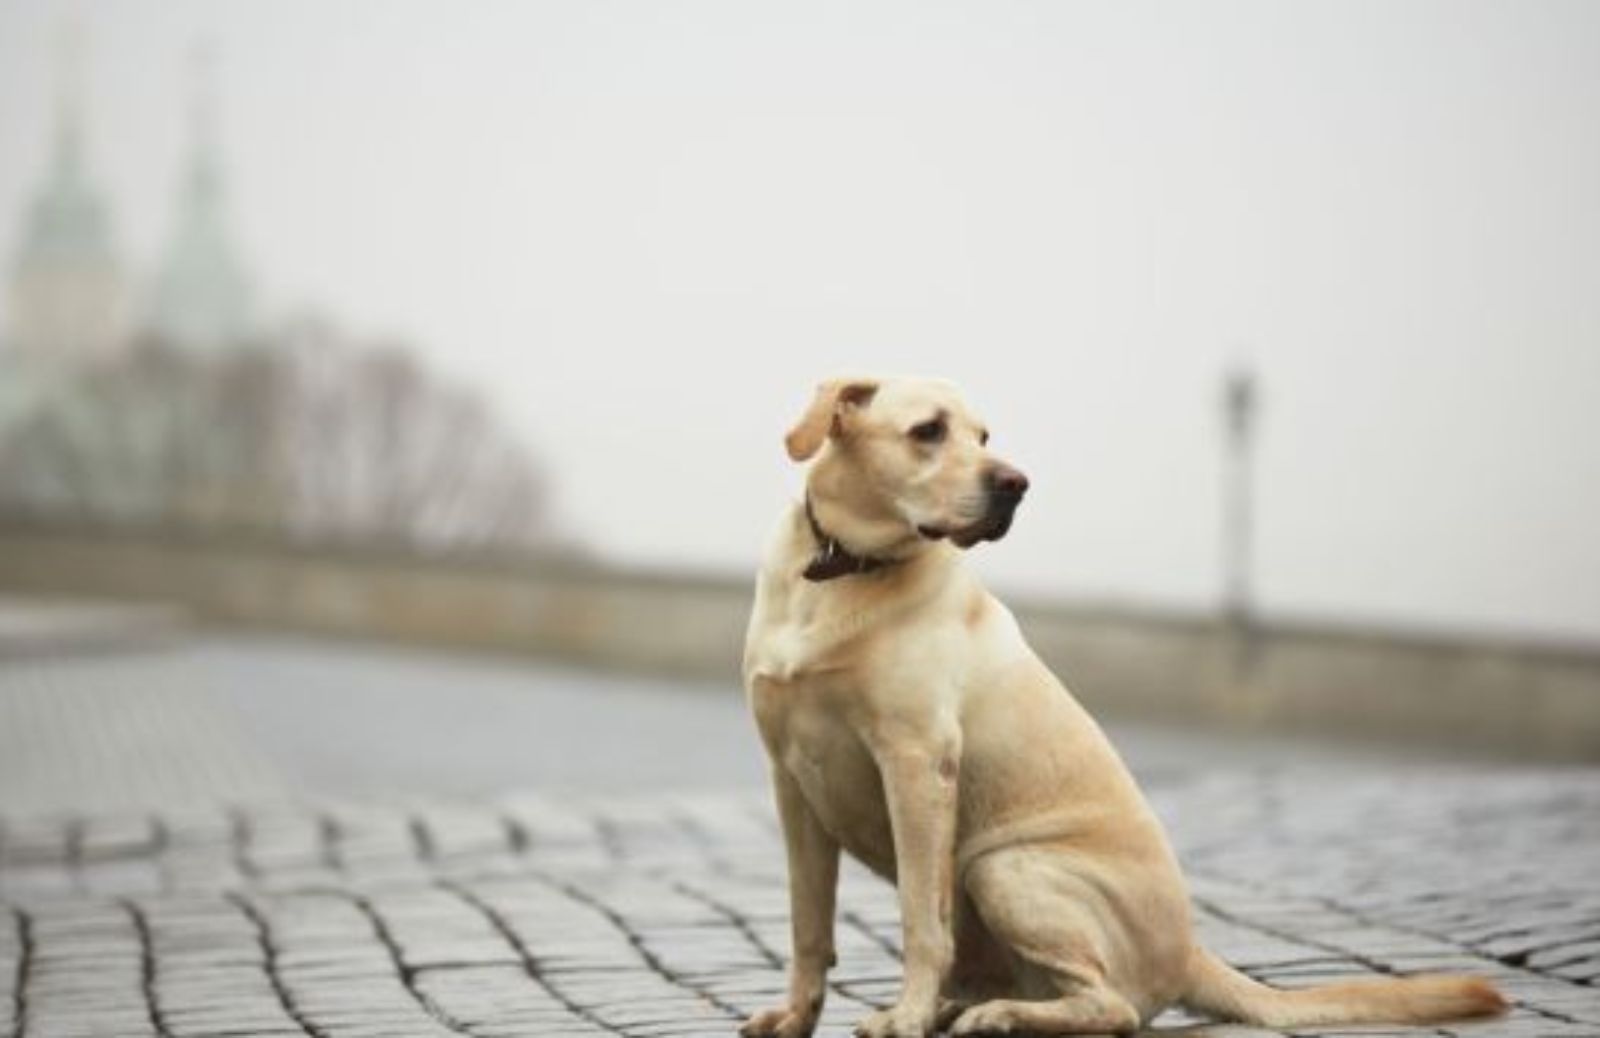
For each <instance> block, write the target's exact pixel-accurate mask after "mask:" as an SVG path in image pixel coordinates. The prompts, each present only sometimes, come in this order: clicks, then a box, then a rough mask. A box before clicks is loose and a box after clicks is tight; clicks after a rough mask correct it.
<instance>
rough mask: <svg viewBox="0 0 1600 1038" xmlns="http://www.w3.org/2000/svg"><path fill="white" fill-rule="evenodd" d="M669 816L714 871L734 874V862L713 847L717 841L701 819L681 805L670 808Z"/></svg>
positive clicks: (725, 874) (726, 874) (724, 874)
mask: <svg viewBox="0 0 1600 1038" xmlns="http://www.w3.org/2000/svg"><path fill="white" fill-rule="evenodd" d="M667 817H668V818H669V819H671V821H672V824H673V825H674V826H675V827H677V829H678V831H679V832H681V833H683V834H684V835H685V836H687V837H688V838H689V842H690V843H692V844H694V846H695V847H696V848H697V849H698V850H699V851H700V853H701V855H703V856H704V857H705V859H706V864H707V865H708V866H710V868H711V871H712V872H715V873H716V874H718V875H719V876H731V875H733V873H734V868H733V864H732V863H731V862H729V861H728V859H727V858H725V857H723V856H722V855H721V854H718V853H717V852H716V851H715V850H714V849H713V848H714V847H715V846H716V841H715V840H714V839H713V838H712V836H711V833H709V832H707V831H706V827H705V826H704V825H702V824H701V823H700V820H699V819H697V818H695V817H694V816H693V815H691V814H690V813H689V812H687V811H685V810H683V808H681V807H673V808H670V809H669V810H668V812H667Z"/></svg>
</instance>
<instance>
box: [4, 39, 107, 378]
mask: <svg viewBox="0 0 1600 1038" xmlns="http://www.w3.org/2000/svg"><path fill="white" fill-rule="evenodd" d="M84 42H85V33H84V28H83V23H82V22H81V21H80V20H79V19H78V18H77V17H70V18H68V19H67V20H66V21H64V22H63V23H62V26H61V35H60V37H59V42H58V49H57V52H56V96H55V126H54V128H53V136H52V138H51V142H50V152H51V154H50V158H49V161H48V165H47V167H46V170H45V175H44V178H43V182H42V183H41V184H40V185H39V190H38V191H37V193H36V194H35V195H34V198H33V203H32V205H31V206H30V207H29V208H28V212H27V216H26V218H25V219H24V221H23V231H22V241H21V243H20V247H19V248H18V250H17V253H16V265H15V266H14V267H13V269H12V281H11V302H12V307H11V327H10V329H9V339H10V342H11V343H12V344H13V345H15V346H17V347H18V348H19V349H21V350H22V351H23V352H25V353H28V354H29V355H31V356H33V357H35V358H37V359H39V360H41V361H47V362H50V363H61V364H71V363H75V362H81V361H85V360H89V359H92V358H95V357H98V356H103V355H105V354H107V353H109V352H111V351H113V350H115V349H116V348H117V347H118V346H119V344H120V342H121V338H122V332H123V326H122V317H123V313H124V310H123V290H122V278H121V272H120V270H119V269H118V265H117V261H116V255H115V250H114V248H113V245H112V234H111V220H110V217H109V214H108V212H107V210H106V206H105V204H104V202H103V201H102V199H101V197H100V195H99V193H98V192H97V191H96V190H95V188H94V186H93V184H92V183H91V178H90V172H89V168H88V160H87V157H86V155H85V152H86V148H85V144H84V138H85V133H86V131H85V114H84V108H85V105H84V64H85V62H84V49H85V48H84Z"/></svg>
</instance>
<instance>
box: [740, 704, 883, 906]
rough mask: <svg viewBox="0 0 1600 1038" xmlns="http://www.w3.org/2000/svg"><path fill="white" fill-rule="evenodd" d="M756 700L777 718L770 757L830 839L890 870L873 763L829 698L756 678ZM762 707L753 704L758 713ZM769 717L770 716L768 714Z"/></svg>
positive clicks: (880, 868)
mask: <svg viewBox="0 0 1600 1038" xmlns="http://www.w3.org/2000/svg"><path fill="white" fill-rule="evenodd" d="M759 684H760V685H761V686H763V687H762V688H761V690H760V691H759V692H758V698H760V697H762V696H763V695H764V696H766V697H774V698H781V700H782V702H781V703H774V702H771V701H769V702H768V703H767V704H765V705H766V706H767V707H768V708H769V710H774V712H775V713H777V714H780V715H781V717H773V718H772V720H773V721H774V722H775V723H776V725H777V727H776V729H775V730H774V732H773V735H774V736H775V739H774V741H775V743H776V745H775V746H774V750H775V753H774V757H775V758H776V760H777V762H778V764H779V766H781V767H782V768H783V769H784V770H785V771H786V772H788V773H789V774H790V775H791V776H792V777H793V778H794V781H795V784H796V785H797V786H798V787H799V788H800V792H801V794H802V795H803V796H804V797H805V799H806V802H807V804H809V805H810V807H811V810H812V812H813V813H814V814H815V815H816V816H817V819H818V820H819V821H820V822H821V823H822V826H823V828H824V829H826V830H827V831H828V833H829V834H830V835H832V836H833V838H834V839H836V840H838V841H839V844H840V845H841V846H842V847H843V848H844V849H845V850H846V851H848V852H849V853H850V854H852V855H854V856H855V857H856V858H858V859H860V860H861V861H862V862H864V863H865V864H866V865H867V866H869V867H870V868H872V869H874V870H876V871H879V872H885V873H888V874H891V875H892V874H893V868H894V839H893V835H892V831H891V829H890V826H889V813H888V808H887V806H886V802H885V800H884V794H883V780H882V777H881V776H880V774H879V772H878V766H877V764H876V763H875V762H874V761H873V759H872V756H871V754H870V753H869V752H868V751H867V748H866V746H865V745H864V744H863V743H862V741H861V738H860V736H859V735H858V734H857V733H856V732H855V731H854V729H852V728H851V726H850V725H849V723H848V722H847V721H846V719H845V718H844V716H843V715H842V714H841V712H839V711H838V710H837V709H836V707H837V704H832V703H830V702H829V699H830V698H831V697H829V696H827V695H826V694H821V693H819V692H818V691H817V690H816V689H814V688H808V687H807V685H808V683H806V682H795V683H782V684H780V683H777V682H765V681H763V682H760V683H759ZM762 712H763V711H761V710H760V704H758V716H759V715H760V713H762ZM769 716H771V715H769Z"/></svg>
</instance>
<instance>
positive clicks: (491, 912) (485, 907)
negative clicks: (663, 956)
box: [436, 879, 628, 1038]
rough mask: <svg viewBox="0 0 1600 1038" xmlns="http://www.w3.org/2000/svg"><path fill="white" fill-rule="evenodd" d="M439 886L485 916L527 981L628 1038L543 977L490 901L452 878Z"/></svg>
mask: <svg viewBox="0 0 1600 1038" xmlns="http://www.w3.org/2000/svg"><path fill="white" fill-rule="evenodd" d="M436 885H437V886H438V887H439V888H440V889H441V890H447V891H449V892H450V893H452V894H454V895H455V896H456V897H457V898H459V899H461V900H462V901H463V902H465V903H466V904H467V905H469V906H471V907H472V908H473V909H474V910H476V911H477V912H478V913H479V914H480V915H482V916H483V918H484V919H485V920H487V921H488V923H489V925H490V926H492V927H493V928H494V929H495V932H496V933H498V934H499V935H500V936H501V938H502V939H504V940H505V941H506V943H507V944H509V945H510V946H511V949H512V950H513V951H515V952H516V953H517V957H518V958H519V959H521V960H522V968H523V971H524V972H526V973H527V975H528V978H529V979H530V980H532V981H533V982H534V983H535V984H537V985H538V986H539V987H540V988H541V989H543V990H544V992H545V993H546V994H548V995H549V996H550V997H551V998H553V999H555V1000H556V1002H557V1003H559V1004H560V1005H561V1006H562V1007H563V1008H564V1009H566V1010H567V1012H569V1013H571V1014H573V1015H574V1016H576V1017H578V1018H579V1019H580V1020H583V1021H584V1022H585V1023H588V1024H592V1025H593V1026H595V1027H599V1028H601V1029H603V1030H605V1031H607V1032H609V1033H611V1034H615V1035H622V1036H623V1038H627V1034H628V1032H627V1031H626V1030H625V1029H623V1028H620V1027H617V1026H616V1025H615V1024H612V1023H611V1022H609V1021H607V1020H605V1019H604V1018H602V1017H600V1016H599V1015H597V1014H596V1013H595V1012H594V1010H592V1009H590V1008H589V1007H588V1006H585V1005H583V1004H581V1003H579V1002H577V1001H576V1000H574V999H573V998H572V997H571V996H570V995H568V994H567V993H566V992H564V991H562V990H561V989H560V988H559V987H557V986H556V985H555V984H554V982H552V981H551V980H550V978H548V977H546V976H545V975H544V970H543V968H542V967H541V966H540V965H539V960H538V958H537V957H536V956H535V955H534V954H533V950H532V949H531V948H529V947H528V946H527V944H526V943H524V942H523V940H522V937H521V936H520V935H519V934H518V933H517V931H516V930H515V928H513V927H512V926H511V924H510V923H509V922H508V921H507V920H506V918H505V917H504V916H503V915H502V914H501V913H500V911H499V910H498V909H496V908H495V907H494V906H493V905H491V904H490V903H489V901H488V899H487V898H484V897H482V896H480V895H478V894H476V893H474V892H472V891H470V890H468V889H467V888H466V887H464V886H462V885H461V884H460V883H458V882H456V881H455V880H452V879H439V880H437V881H436Z"/></svg>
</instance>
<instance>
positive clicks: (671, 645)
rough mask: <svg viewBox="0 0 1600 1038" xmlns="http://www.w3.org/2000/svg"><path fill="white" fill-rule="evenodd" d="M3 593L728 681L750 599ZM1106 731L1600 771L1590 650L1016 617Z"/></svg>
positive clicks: (573, 589) (613, 575)
mask: <svg viewBox="0 0 1600 1038" xmlns="http://www.w3.org/2000/svg"><path fill="white" fill-rule="evenodd" d="M0 592H14V593H48V594H70V595H91V596H96V597H108V598H126V599H146V600H159V601H163V602H170V603H178V604H180V605H182V606H184V607H186V608H187V609H188V610H190V611H191V612H192V613H193V614H194V615H195V616H196V617H198V618H200V619H201V620H203V621H206V622H211V623H217V624H226V625H239V626H251V627H268V628H277V629H290V630H300V631H308V632H317V633H325V634H330V635H340V636H352V637H362V638H380V639H393V640H403V641H408V642H418V643H424V644H433V645H440V646H455V647H461V648H471V649H491V650H496V651H509V652H521V653H532V654H538V655H543V656H553V657H560V658H565V659H570V660H575V661H581V662H586V663H592V664H596V665H603V666H611V667H626V668H631V669H642V670H651V671H656V672H670V673H678V674H695V675H705V676H712V677H725V678H727V679H728V681H729V682H730V683H732V682H735V681H737V679H738V661H739V653H740V648H741V643H742V640H743V637H744V625H745V619H746V615H747V613H748V610H749V603H750V582H749V581H748V580H734V579H725V578H713V577H704V576H694V575H681V574H671V573H650V572H640V571H631V570H621V569H615V568H610V567H606V566H602V565H599V564H595V563H592V562H584V561H574V560H571V559H544V560H540V559H530V558H496V557H481V558H473V559H419V558H417V557H415V556H411V555H406V554H401V553H387V552H383V551H376V550H364V549H362V550H358V549H354V548H332V547H293V546H286V545H283V544H280V543H271V542H267V541H260V540H252V539H251V538H248V537H243V536H231V537H195V536H178V535H174V534H157V533H151V534H145V535H138V536H135V535H128V534H119V535H116V536H112V535H107V534H97V533H94V532H89V531H77V532H63V531H60V530H50V529H44V528H30V527H26V526H19V525H0ZM1015 608H1016V612H1017V615H1018V618H1019V620H1020V621H1021V622H1022V624H1023V626H1024V628H1025V629H1026V630H1027V632H1028V635H1029V637H1030V639H1031V640H1032V641H1033V644H1034V646H1035V647H1036V648H1037V649H1038V650H1039V652H1040V654H1041V655H1042V656H1043V657H1044V658H1045V660H1046V661H1047V662H1048V663H1049V664H1050V665H1051V666H1052V667H1054V668H1055V669H1056V671H1057V672H1058V673H1060V674H1061V675H1062V676H1063V677H1064V678H1065V679H1066V680H1067V682H1068V683H1069V684H1070V685H1071V687H1072V689H1073V691H1074V692H1075V693H1076V694H1077V695H1078V696H1079V697H1080V698H1081V699H1083V700H1084V702H1085V703H1086V704H1087V705H1088V706H1089V707H1090V709H1091V710H1094V711H1096V712H1099V713H1104V714H1106V715H1121V716H1140V717H1147V718H1162V719H1168V720H1177V721H1181V722H1184V723H1198V724H1205V725H1210V726H1226V727H1231V728H1238V729H1251V728H1272V729H1278V730H1292V731H1303V732H1307V733H1314V734H1317V735H1354V736H1362V737H1379V738H1385V739H1397V740H1415V741H1419V742H1423V743H1436V744H1441V745H1452V746H1470V747H1474V748H1479V749H1486V750H1491V751H1497V752H1503V753H1507V754H1513V755H1524V756H1537V757H1544V758H1549V759H1573V760H1576V759H1588V760H1596V759H1600V649H1595V648H1591V649H1581V650H1580V649H1574V650H1558V649H1552V648H1544V647H1534V646H1519V645H1512V644H1501V643H1495V642H1489V641H1482V640H1465V639H1462V640H1452V639H1445V638H1414V637H1399V636H1394V635H1389V634H1365V633H1360V632H1354V631H1345V630H1337V629H1318V628H1309V627H1307V628H1293V627H1269V628H1264V629H1261V630H1257V631H1255V632H1252V633H1251V634H1250V635H1249V636H1248V637H1246V636H1244V635H1241V634H1240V632H1238V631H1236V630H1233V629H1231V628H1229V627H1228V626H1226V625H1224V624H1222V623H1220V622H1217V621H1214V620H1210V619H1206V618H1199V617H1181V616H1168V617H1163V616H1158V615H1149V614H1141V613H1134V612H1116V611H1110V610H1100V609H1089V608H1074V607H1068V606H1059V605H1039V604H1030V603H1025V602H1024V603H1018V604H1016V606H1015Z"/></svg>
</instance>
